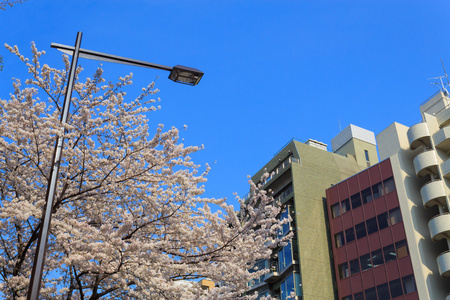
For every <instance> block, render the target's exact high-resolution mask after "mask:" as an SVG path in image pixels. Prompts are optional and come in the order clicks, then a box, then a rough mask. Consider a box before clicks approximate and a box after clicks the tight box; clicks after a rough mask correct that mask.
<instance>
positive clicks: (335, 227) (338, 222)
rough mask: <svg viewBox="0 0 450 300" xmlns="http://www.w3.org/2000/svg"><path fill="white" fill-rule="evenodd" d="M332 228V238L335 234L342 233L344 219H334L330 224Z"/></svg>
mask: <svg viewBox="0 0 450 300" xmlns="http://www.w3.org/2000/svg"><path fill="white" fill-rule="evenodd" d="M330 227H331V236H334V234H335V233H338V232H339V231H342V219H341V218H334V219H332V220H331V222H330Z"/></svg>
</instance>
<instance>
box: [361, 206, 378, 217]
mask: <svg viewBox="0 0 450 300" xmlns="http://www.w3.org/2000/svg"><path fill="white" fill-rule="evenodd" d="M364 215H365V216H366V220H368V219H370V218H373V217H375V216H376V215H377V214H376V212H375V206H374V205H373V203H372V202H369V203H366V204H364Z"/></svg>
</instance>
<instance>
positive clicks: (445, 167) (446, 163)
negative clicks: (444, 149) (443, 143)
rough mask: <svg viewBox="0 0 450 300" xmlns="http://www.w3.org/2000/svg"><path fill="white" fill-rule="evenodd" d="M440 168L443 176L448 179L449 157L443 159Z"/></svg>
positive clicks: (449, 173)
mask: <svg viewBox="0 0 450 300" xmlns="http://www.w3.org/2000/svg"><path fill="white" fill-rule="evenodd" d="M441 170H442V176H444V177H445V178H447V179H450V159H447V160H446V161H444V163H443V164H442V165H441Z"/></svg>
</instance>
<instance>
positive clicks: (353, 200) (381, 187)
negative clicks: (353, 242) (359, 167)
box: [331, 177, 395, 218]
mask: <svg viewBox="0 0 450 300" xmlns="http://www.w3.org/2000/svg"><path fill="white" fill-rule="evenodd" d="M393 191H395V183H394V178H392V177H390V178H388V179H386V180H384V181H383V182H380V183H377V184H375V185H373V186H372V187H369V188H367V189H365V190H363V191H362V192H361V193H360V192H358V193H356V194H354V195H352V196H351V197H350V198H347V199H345V200H342V201H341V202H338V203H336V204H333V205H332V206H331V215H332V216H333V218H336V217H338V216H340V215H342V214H343V213H345V212H348V211H349V210H350V209H355V208H357V207H359V206H361V204H365V203H368V202H371V201H372V200H374V199H377V198H379V197H381V196H383V195H386V194H388V193H390V192H393ZM350 204H351V206H350Z"/></svg>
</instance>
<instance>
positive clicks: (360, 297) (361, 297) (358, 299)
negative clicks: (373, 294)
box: [353, 292, 364, 300]
mask: <svg viewBox="0 0 450 300" xmlns="http://www.w3.org/2000/svg"><path fill="white" fill-rule="evenodd" d="M353 299H354V300H364V294H363V293H362V292H361V293H358V294H355V295H354V296H353Z"/></svg>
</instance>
